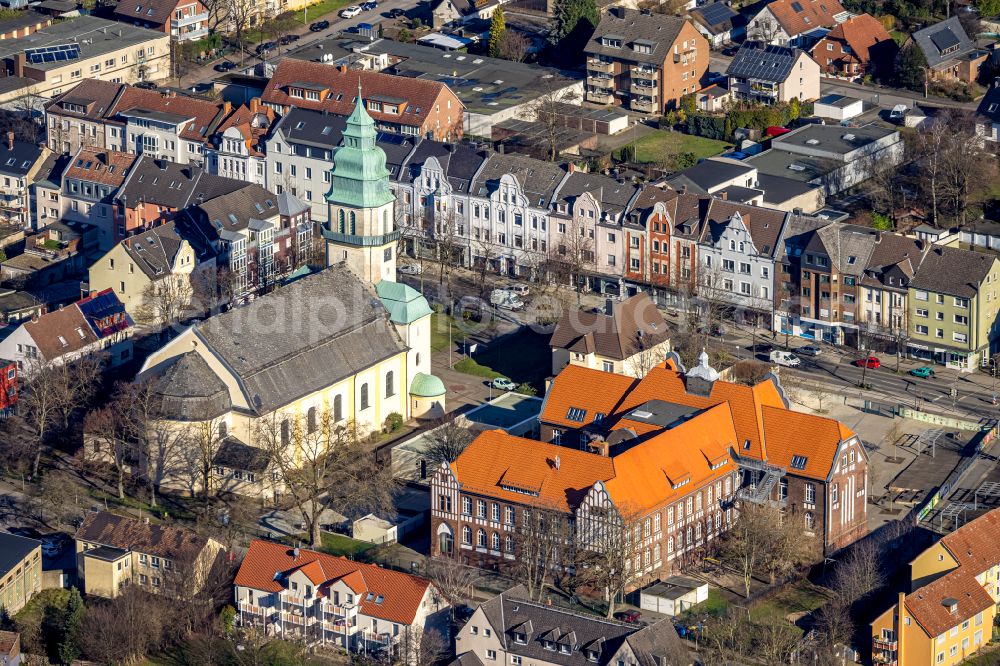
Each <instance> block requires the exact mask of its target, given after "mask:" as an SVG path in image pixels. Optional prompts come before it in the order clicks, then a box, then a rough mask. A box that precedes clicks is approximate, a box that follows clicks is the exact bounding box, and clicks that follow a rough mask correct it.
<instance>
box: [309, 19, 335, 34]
mask: <svg viewBox="0 0 1000 666" xmlns="http://www.w3.org/2000/svg"><path fill="white" fill-rule="evenodd" d="M329 27H330V22H329V21H316V22H315V23H313V24H312V25H310V26H309V30H311V31H312V32H320V31H322V30H326V29H327V28H329Z"/></svg>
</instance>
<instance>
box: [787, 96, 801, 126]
mask: <svg viewBox="0 0 1000 666" xmlns="http://www.w3.org/2000/svg"><path fill="white" fill-rule="evenodd" d="M801 113H802V105H801V104H799V98H798V97H793V98H792V99H791V101H789V102H788V118H789V120H795V119H796V118H798V117H799V115H800V114H801Z"/></svg>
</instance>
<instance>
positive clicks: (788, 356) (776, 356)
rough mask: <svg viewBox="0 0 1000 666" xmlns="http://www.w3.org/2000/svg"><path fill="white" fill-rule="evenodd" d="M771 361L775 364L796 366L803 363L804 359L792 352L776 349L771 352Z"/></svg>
mask: <svg viewBox="0 0 1000 666" xmlns="http://www.w3.org/2000/svg"><path fill="white" fill-rule="evenodd" d="M771 363H774V364H775V365H784V366H786V367H789V368H795V367H798V366H800V365H802V361H800V360H799V357H798V356H796V355H795V354H793V353H792V352H787V351H780V350H776V351H773V352H771Z"/></svg>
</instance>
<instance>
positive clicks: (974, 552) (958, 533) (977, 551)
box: [941, 509, 1000, 576]
mask: <svg viewBox="0 0 1000 666" xmlns="http://www.w3.org/2000/svg"><path fill="white" fill-rule="evenodd" d="M941 543H943V544H944V546H945V548H947V549H948V552H950V553H951V554H952V555H953V556H954V557H955V559H956V560H958V562H959V564H960V565H961V566H963V567H969V568H970V570H971V571H972V573H973V575H977V576H978V575H979V574H981V573H982V572H983V571H985V570H986V569H988V568H990V567H992V566H995V565H996V564H997V562H998V561H1000V554H998V548H1000V546H998V545H997V544H1000V509H994V510H993V511H990V512H989V513H986V514H983V515H982V516H980V517H978V518H976V519H975V520H973V521H972V522H969V523H966V524H965V525H963V526H962V527H960V528H959V529H957V530H955V531H954V532H952V533H951V534H949V535H947V536H945V537H942V538H941Z"/></svg>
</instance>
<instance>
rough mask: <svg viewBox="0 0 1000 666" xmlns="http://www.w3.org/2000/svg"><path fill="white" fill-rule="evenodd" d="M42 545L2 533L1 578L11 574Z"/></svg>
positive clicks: (0, 544)
mask: <svg viewBox="0 0 1000 666" xmlns="http://www.w3.org/2000/svg"><path fill="white" fill-rule="evenodd" d="M41 545H42V542H41V541H35V540H34V539H29V538H27V537H22V536H17V535H16V534H10V533H8V532H0V577H2V576H6V575H7V574H8V573H10V571H11V569H13V568H14V567H16V566H17V565H18V564H19V563H20V562H21V560H23V559H24V558H25V557H27V556H28V555H29V554H30V553H31V551H33V550H34V549H35V548H38V547H40V546H41Z"/></svg>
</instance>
